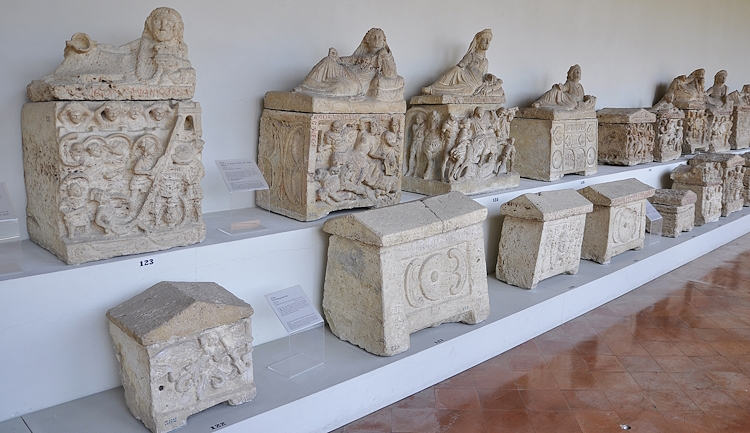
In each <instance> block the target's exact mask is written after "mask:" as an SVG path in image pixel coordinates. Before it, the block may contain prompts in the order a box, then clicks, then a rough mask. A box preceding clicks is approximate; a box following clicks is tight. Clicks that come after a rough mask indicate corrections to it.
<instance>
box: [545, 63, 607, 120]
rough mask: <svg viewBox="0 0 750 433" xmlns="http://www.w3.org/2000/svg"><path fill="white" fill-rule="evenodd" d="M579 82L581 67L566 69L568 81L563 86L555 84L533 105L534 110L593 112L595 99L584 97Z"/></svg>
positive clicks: (589, 96) (575, 66)
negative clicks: (550, 109)
mask: <svg viewBox="0 0 750 433" xmlns="http://www.w3.org/2000/svg"><path fill="white" fill-rule="evenodd" d="M580 81H581V67H580V66H578V65H573V66H571V67H570V69H568V79H567V81H565V83H563V84H555V85H553V86H552V88H551V89H550V90H548V91H547V92H546V93H545V94H543V95H542V96H541V97H540V98H539V99H537V100H536V101H535V102H534V103H533V104H531V106H532V107H534V108H552V109H561V110H593V109H594V106H595V105H596V97H595V96H591V95H586V94H585V93H584V91H583V85H581V83H580Z"/></svg>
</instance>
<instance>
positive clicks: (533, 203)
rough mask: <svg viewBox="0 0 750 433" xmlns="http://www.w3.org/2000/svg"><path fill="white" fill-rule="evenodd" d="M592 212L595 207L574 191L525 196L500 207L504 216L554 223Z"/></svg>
mask: <svg viewBox="0 0 750 433" xmlns="http://www.w3.org/2000/svg"><path fill="white" fill-rule="evenodd" d="M592 210H594V205H593V204H591V202H590V201H588V200H586V199H585V198H584V197H583V196H582V195H581V194H578V192H576V191H575V190H573V189H563V190H559V191H542V192H539V193H535V194H524V195H521V196H518V197H516V198H514V199H513V200H511V201H509V202H507V203H505V204H503V205H502V206H501V207H500V213H501V214H503V215H507V216H512V217H516V218H522V219H531V220H537V221H553V220H558V219H561V218H567V217H569V216H573V215H580V214H583V213H588V212H591V211H592Z"/></svg>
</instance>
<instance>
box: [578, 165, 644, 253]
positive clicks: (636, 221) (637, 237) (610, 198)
mask: <svg viewBox="0 0 750 433" xmlns="http://www.w3.org/2000/svg"><path fill="white" fill-rule="evenodd" d="M578 193H579V194H581V195H582V196H584V197H586V199H588V200H589V201H590V202H592V203H593V204H594V211H593V212H591V213H590V214H588V215H586V230H585V232H584V235H583V246H582V247H581V258H582V259H586V260H593V261H595V262H597V263H601V264H606V263H609V261H610V260H611V259H612V257H614V256H616V255H618V254H620V253H624V252H625V251H628V250H640V249H642V248H643V243H644V240H645V234H646V199H647V198H649V197H651V196H653V195H654V188H652V187H650V186H648V185H646V184H645V183H643V182H641V181H639V180H638V179H634V178H631V179H625V180H618V181H614V182H607V183H600V184H597V185H592V186H587V187H586V188H583V189H580V190H578Z"/></svg>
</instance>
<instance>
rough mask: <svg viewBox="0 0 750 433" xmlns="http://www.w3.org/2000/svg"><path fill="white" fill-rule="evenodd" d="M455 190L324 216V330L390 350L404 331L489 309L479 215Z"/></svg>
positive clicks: (397, 349)
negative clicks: (325, 254)
mask: <svg viewBox="0 0 750 433" xmlns="http://www.w3.org/2000/svg"><path fill="white" fill-rule="evenodd" d="M486 217H487V209H486V208H485V207H484V206H481V205H479V204H477V203H476V202H475V201H474V200H472V199H470V198H468V197H466V196H464V195H463V194H461V193H459V192H450V193H448V194H445V195H440V196H435V197H429V198H426V199H423V200H419V201H413V202H408V203H403V204H400V205H396V206H391V207H386V208H383V209H373V210H369V211H366V212H360V213H353V214H349V215H346V216H341V217H337V218H333V219H330V220H328V221H326V222H325V224H324V225H323V230H324V231H325V232H327V233H330V234H331V237H330V240H329V244H328V263H327V266H326V275H325V285H324V288H323V311H324V313H325V316H326V321H327V322H328V325H329V326H330V328H331V331H332V332H333V333H334V334H335V335H336V336H338V337H339V338H340V339H342V340H345V341H349V342H351V343H353V344H356V345H357V346H360V347H362V348H363V349H365V350H367V351H368V352H371V353H374V354H376V355H381V356H391V355H395V354H397V353H401V352H403V351H405V350H407V349H408V348H409V344H410V343H409V335H410V334H411V333H413V332H416V331H418V330H420V329H424V328H427V327H432V326H437V325H439V324H441V323H446V322H464V323H468V324H475V323H479V322H481V321H483V320H484V319H486V318H487V316H488V315H489V308H490V307H489V297H488V293H487V268H486V265H485V255H484V239H483V229H482V221H484V220H485V218H486Z"/></svg>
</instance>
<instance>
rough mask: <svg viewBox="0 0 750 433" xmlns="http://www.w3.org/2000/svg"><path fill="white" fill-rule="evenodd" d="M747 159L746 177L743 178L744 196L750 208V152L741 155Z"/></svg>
mask: <svg viewBox="0 0 750 433" xmlns="http://www.w3.org/2000/svg"><path fill="white" fill-rule="evenodd" d="M741 156H742V157H743V158H745V175H744V176H743V177H742V196H743V197H744V198H745V206H750V152H745V153H743V154H742V155H741Z"/></svg>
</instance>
